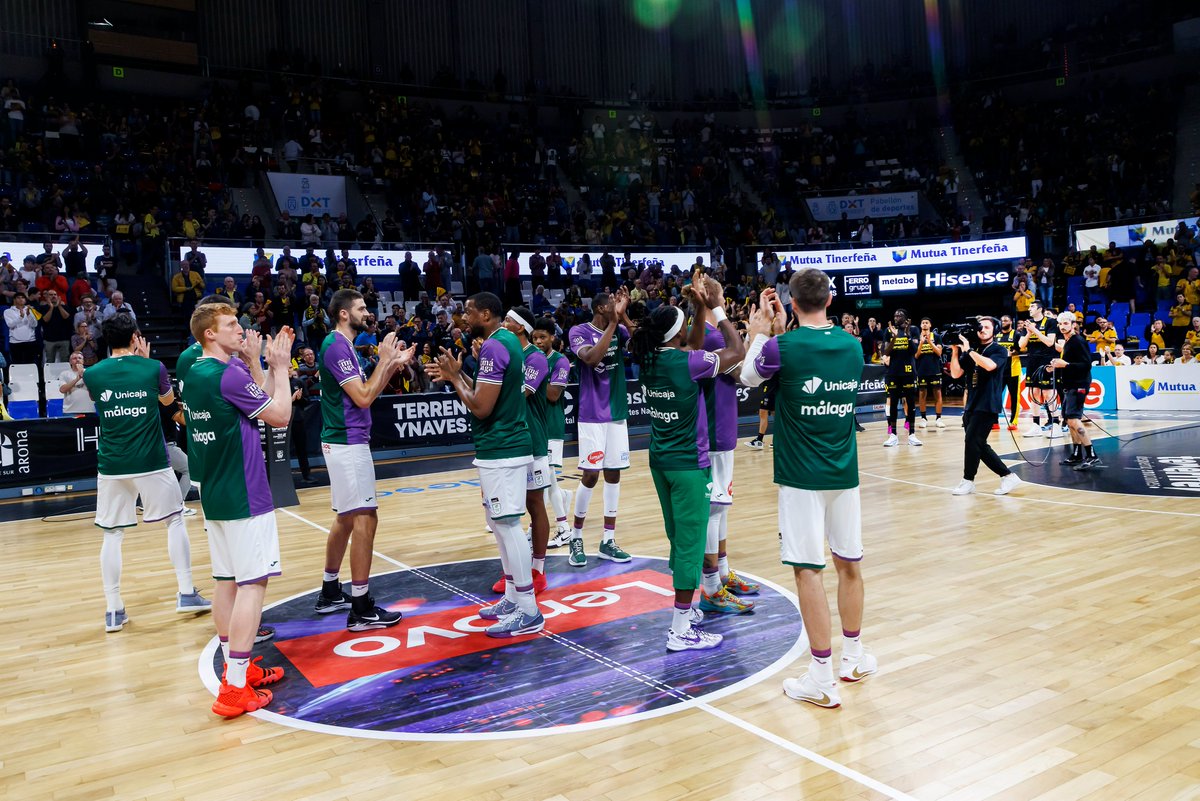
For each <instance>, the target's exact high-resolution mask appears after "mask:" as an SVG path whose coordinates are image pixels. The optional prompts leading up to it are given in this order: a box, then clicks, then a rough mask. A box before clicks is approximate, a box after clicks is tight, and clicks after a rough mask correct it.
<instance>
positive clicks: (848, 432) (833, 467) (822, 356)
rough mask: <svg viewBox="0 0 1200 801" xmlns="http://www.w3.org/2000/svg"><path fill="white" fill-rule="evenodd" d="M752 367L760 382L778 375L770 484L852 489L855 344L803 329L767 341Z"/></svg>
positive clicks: (830, 331) (839, 334)
mask: <svg viewBox="0 0 1200 801" xmlns="http://www.w3.org/2000/svg"><path fill="white" fill-rule="evenodd" d="M752 367H753V369H754V370H755V372H757V373H758V375H759V376H761V377H762V378H770V377H771V376H774V375H778V376H779V378H778V381H779V385H778V389H777V390H776V394H775V483H776V484H782V485H783V486H785V487H796V488H798V489H807V490H840V489H850V488H852V487H857V486H858V440H857V438H856V436H855V432H854V401H855V399H856V398H857V397H858V382H859V381H860V380H861V379H862V368H863V358H862V346H861V345H860V344H859V343H858V340H856V339H855V338H854V337H853V336H851V335H850V334H849V333H847V332H846V331H843V330H842V329H841V328H835V327H834V326H832V325H827V326H822V327H820V328H816V327H812V326H801V327H800V328H797V329H795V330H793V331H788V332H787V333H786V334H783V335H781V336H778V337H775V338H773V339H769V340H767V343H766V345H765V346H764V347H763V349H762V352H761V353H759V355H758V356H757V357H756V358H755V360H754V361H753V362H752Z"/></svg>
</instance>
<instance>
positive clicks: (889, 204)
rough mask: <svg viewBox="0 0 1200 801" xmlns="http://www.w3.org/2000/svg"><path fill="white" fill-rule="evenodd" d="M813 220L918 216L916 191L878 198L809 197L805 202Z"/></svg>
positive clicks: (878, 196)
mask: <svg viewBox="0 0 1200 801" xmlns="http://www.w3.org/2000/svg"><path fill="white" fill-rule="evenodd" d="M805 202H806V203H807V204H808V210H809V212H810V213H811V214H812V216H813V219H814V220H819V221H821V222H831V221H834V220H840V219H842V214H845V215H846V219H848V220H861V219H863V218H864V217H870V218H871V219H873V220H884V219H888V218H890V217H899V216H900V215H901V214H903V215H905V216H907V217H915V216H917V212H918V211H919V208H918V206H917V193H916V192H883V193H880V194H878V195H831V196H829V197H810V198H807V199H806V200H805Z"/></svg>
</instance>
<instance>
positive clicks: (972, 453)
mask: <svg viewBox="0 0 1200 801" xmlns="http://www.w3.org/2000/svg"><path fill="white" fill-rule="evenodd" d="M997 416H998V415H997V414H996V413H995V412H963V421H964V423H965V425H966V431H965V432H964V443H965V445H964V448H963V478H965V479H966V480H967V481H974V480H975V474H976V473H978V472H979V463H980V462H981V461H982V462H983V463H984V464H985V465H986V466H987V469H988V470H991V471H992V472H993V473H995V474H996V475H998V476H1001V477H1003V476H1007V475H1008V474H1009V473H1010V472H1011V471H1010V470H1009V469H1008V468H1007V467H1005V466H1004V462H1002V461H1000V457H999V456H997V455H996V452H995V451H994V450H992V446H991V445H989V444H988V441H987V438H988V435H989V434H991V433H992V426H993V425H994V424H995V423H996V418H997Z"/></svg>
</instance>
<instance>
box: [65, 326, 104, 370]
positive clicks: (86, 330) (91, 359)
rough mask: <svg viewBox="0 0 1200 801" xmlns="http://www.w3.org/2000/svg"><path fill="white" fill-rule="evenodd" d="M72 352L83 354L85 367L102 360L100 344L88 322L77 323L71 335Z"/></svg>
mask: <svg viewBox="0 0 1200 801" xmlns="http://www.w3.org/2000/svg"><path fill="white" fill-rule="evenodd" d="M71 352H72V353H80V354H83V366H84V367H91V366H92V365H93V364H95V363H96V362H98V361H100V346H99V344H98V343H97V342H96V337H95V336H93V334H92V329H91V328H90V327H89V326H88V324H87V323H85V322H80V323H77V324H76V325H75V333H74V334H72V335H71Z"/></svg>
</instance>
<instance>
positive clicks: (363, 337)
mask: <svg viewBox="0 0 1200 801" xmlns="http://www.w3.org/2000/svg"><path fill="white" fill-rule="evenodd" d="M363 322H364V323H365V325H366V328H365V329H364V330H363V331H361V332H360V333H359V334H358V336H356V337H355V338H354V350H355V351H357V352H358V362H359V364H360V365H362V369H363V372H364V373H366V374H367V375H368V376H369V375H370V374H371V373H372V372H374V370H375V365H377V364H379V335H378V326H377V325H376V322H375V315H374V314H368V315H367V316H366V319H365V320H364V321H363Z"/></svg>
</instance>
